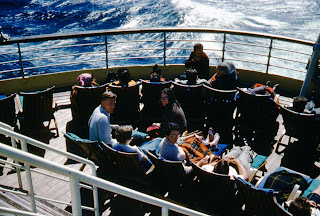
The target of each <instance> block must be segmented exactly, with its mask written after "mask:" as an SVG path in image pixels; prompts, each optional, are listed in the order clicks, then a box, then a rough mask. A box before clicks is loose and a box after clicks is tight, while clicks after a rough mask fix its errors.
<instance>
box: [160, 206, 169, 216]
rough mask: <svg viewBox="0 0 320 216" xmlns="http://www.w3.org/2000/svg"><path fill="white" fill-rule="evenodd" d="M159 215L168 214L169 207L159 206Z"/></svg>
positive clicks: (166, 215) (167, 215)
mask: <svg viewBox="0 0 320 216" xmlns="http://www.w3.org/2000/svg"><path fill="white" fill-rule="evenodd" d="M161 216H169V209H168V207H162V208H161Z"/></svg>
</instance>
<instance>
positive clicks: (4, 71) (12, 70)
mask: <svg viewBox="0 0 320 216" xmlns="http://www.w3.org/2000/svg"><path fill="white" fill-rule="evenodd" d="M14 71H21V69H20V68H19V69H11V70H3V71H0V73H7V72H14Z"/></svg>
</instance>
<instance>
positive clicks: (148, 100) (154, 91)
mask: <svg viewBox="0 0 320 216" xmlns="http://www.w3.org/2000/svg"><path fill="white" fill-rule="evenodd" d="M141 83H142V89H141V93H142V97H141V102H142V103H143V109H142V111H141V114H142V119H143V121H146V125H147V126H150V123H151V124H152V123H153V122H160V120H161V119H160V118H161V115H159V113H160V108H161V106H160V104H159V101H160V92H161V91H162V90H163V89H165V88H170V86H171V81H168V82H149V81H146V80H141Z"/></svg>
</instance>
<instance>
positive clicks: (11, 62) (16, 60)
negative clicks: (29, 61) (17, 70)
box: [0, 60, 19, 65]
mask: <svg viewBox="0 0 320 216" xmlns="http://www.w3.org/2000/svg"><path fill="white" fill-rule="evenodd" d="M14 62H19V60H14V61H7V62H0V65H1V64H9V63H14Z"/></svg>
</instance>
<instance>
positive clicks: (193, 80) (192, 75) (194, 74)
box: [186, 69, 198, 83]
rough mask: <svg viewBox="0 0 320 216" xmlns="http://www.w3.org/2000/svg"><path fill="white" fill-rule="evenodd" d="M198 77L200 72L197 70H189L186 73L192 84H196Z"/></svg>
mask: <svg viewBox="0 0 320 216" xmlns="http://www.w3.org/2000/svg"><path fill="white" fill-rule="evenodd" d="M197 76H198V72H197V70H195V69H189V70H187V71H186V78H187V80H188V82H190V83H196V82H197Z"/></svg>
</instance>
